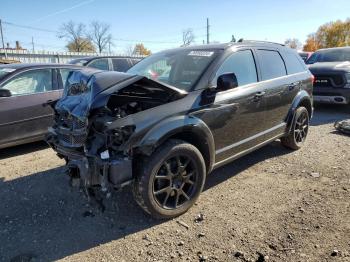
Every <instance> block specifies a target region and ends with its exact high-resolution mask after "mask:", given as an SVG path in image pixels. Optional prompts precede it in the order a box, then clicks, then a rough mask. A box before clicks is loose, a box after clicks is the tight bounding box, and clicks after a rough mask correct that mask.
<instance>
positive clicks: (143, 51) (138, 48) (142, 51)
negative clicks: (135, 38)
mask: <svg viewBox="0 0 350 262" xmlns="http://www.w3.org/2000/svg"><path fill="white" fill-rule="evenodd" d="M151 53H152V52H151V50H149V49H147V48H146V47H145V46H144V45H143V44H142V43H140V44H136V45H135V47H134V51H133V54H134V55H146V56H147V55H150V54H151Z"/></svg>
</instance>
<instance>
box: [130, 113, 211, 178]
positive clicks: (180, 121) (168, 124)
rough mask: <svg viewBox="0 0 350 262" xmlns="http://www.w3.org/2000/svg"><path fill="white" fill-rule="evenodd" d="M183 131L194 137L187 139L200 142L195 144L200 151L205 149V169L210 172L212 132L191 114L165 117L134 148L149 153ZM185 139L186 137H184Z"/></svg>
mask: <svg viewBox="0 0 350 262" xmlns="http://www.w3.org/2000/svg"><path fill="white" fill-rule="evenodd" d="M183 133H186V134H192V135H193V136H194V137H193V138H191V137H187V138H188V141H191V140H195V141H199V142H200V143H199V144H198V143H197V145H196V144H194V145H195V146H197V148H198V147H200V148H198V149H199V150H200V151H201V152H202V153H203V151H205V154H206V156H203V157H204V159H206V160H207V161H208V162H209V163H207V169H208V170H207V171H208V172H210V171H211V170H212V167H213V165H214V161H215V144H214V138H213V134H212V133H211V131H210V129H209V127H208V126H207V125H206V124H205V123H204V122H203V121H202V120H200V119H199V118H196V117H193V116H188V115H185V116H175V117H172V118H169V119H165V120H163V121H161V122H159V123H158V124H156V125H155V126H154V127H152V128H151V129H150V130H149V131H148V132H147V133H146V135H145V136H144V137H143V138H142V139H141V140H140V142H139V143H138V145H134V147H135V146H136V148H137V149H138V151H140V152H142V153H144V154H146V155H150V154H152V152H153V151H154V150H155V149H156V148H157V147H158V146H159V145H161V144H162V143H163V142H165V141H166V140H167V139H169V138H171V137H173V136H176V135H181V134H183ZM185 140H186V138H185Z"/></svg>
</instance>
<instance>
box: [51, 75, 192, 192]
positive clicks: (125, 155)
mask: <svg viewBox="0 0 350 262" xmlns="http://www.w3.org/2000/svg"><path fill="white" fill-rule="evenodd" d="M185 95H186V92H184V91H181V90H177V89H176V88H173V87H171V86H165V85H163V84H161V83H159V82H156V81H153V80H150V79H148V78H146V77H142V76H133V75H128V74H123V73H117V72H97V73H96V72H94V73H91V72H90V71H88V70H87V71H85V70H82V71H75V72H72V74H71V75H70V76H69V78H68V80H67V84H66V89H65V90H64V95H63V97H62V98H61V99H60V100H59V101H57V103H56V104H55V105H53V107H54V110H55V121H54V125H53V126H52V127H51V128H50V129H49V134H48V136H47V138H46V141H47V142H48V143H49V145H50V146H51V147H52V148H53V149H54V150H55V151H56V152H57V154H58V156H59V157H61V158H64V159H65V161H66V166H67V173H68V175H69V176H70V178H71V181H72V184H74V185H80V186H83V188H84V189H85V192H86V193H87V195H88V196H91V195H94V193H92V192H91V190H92V189H95V188H98V189H100V191H102V192H104V193H105V194H106V196H108V195H110V192H111V189H112V188H120V187H122V186H124V185H126V184H128V183H130V182H131V181H132V180H133V171H132V170H133V154H134V152H133V148H132V146H130V145H128V146H127V142H128V141H129V140H130V138H131V137H132V136H133V135H134V134H135V130H136V129H137V128H138V126H137V123H132V122H131V123H130V122H128V123H127V124H125V125H116V124H115V123H118V121H120V120H121V119H124V118H126V117H127V116H130V115H134V114H137V113H139V112H142V111H145V110H148V109H151V108H153V107H157V106H159V105H163V104H166V103H169V102H171V101H175V100H177V99H180V98H182V97H184V96H185ZM113 126H117V127H113Z"/></svg>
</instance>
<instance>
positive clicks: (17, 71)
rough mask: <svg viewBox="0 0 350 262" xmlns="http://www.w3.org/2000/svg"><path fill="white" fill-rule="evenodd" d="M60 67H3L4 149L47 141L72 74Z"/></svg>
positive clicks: (0, 116) (0, 113)
mask: <svg viewBox="0 0 350 262" xmlns="http://www.w3.org/2000/svg"><path fill="white" fill-rule="evenodd" d="M79 69H81V67H78V66H72V65H59V64H11V65H0V148H5V147H8V146H14V145H18V144H23V143H27V142H33V141H37V140H41V139H43V137H44V135H45V134H46V133H47V129H48V127H49V126H51V125H52V121H53V110H52V109H51V107H50V106H45V105H46V104H47V103H48V102H51V101H56V100H58V99H59V98H60V97H61V95H62V89H63V86H64V83H65V82H66V79H67V77H68V75H69V73H70V72H71V71H75V70H79Z"/></svg>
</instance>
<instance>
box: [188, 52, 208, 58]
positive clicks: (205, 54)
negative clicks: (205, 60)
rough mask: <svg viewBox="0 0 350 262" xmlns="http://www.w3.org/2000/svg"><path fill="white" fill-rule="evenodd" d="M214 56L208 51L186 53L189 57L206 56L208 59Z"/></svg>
mask: <svg viewBox="0 0 350 262" xmlns="http://www.w3.org/2000/svg"><path fill="white" fill-rule="evenodd" d="M213 54H214V52H210V51H191V52H189V53H188V55H189V56H206V57H210V56H212V55H213Z"/></svg>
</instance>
